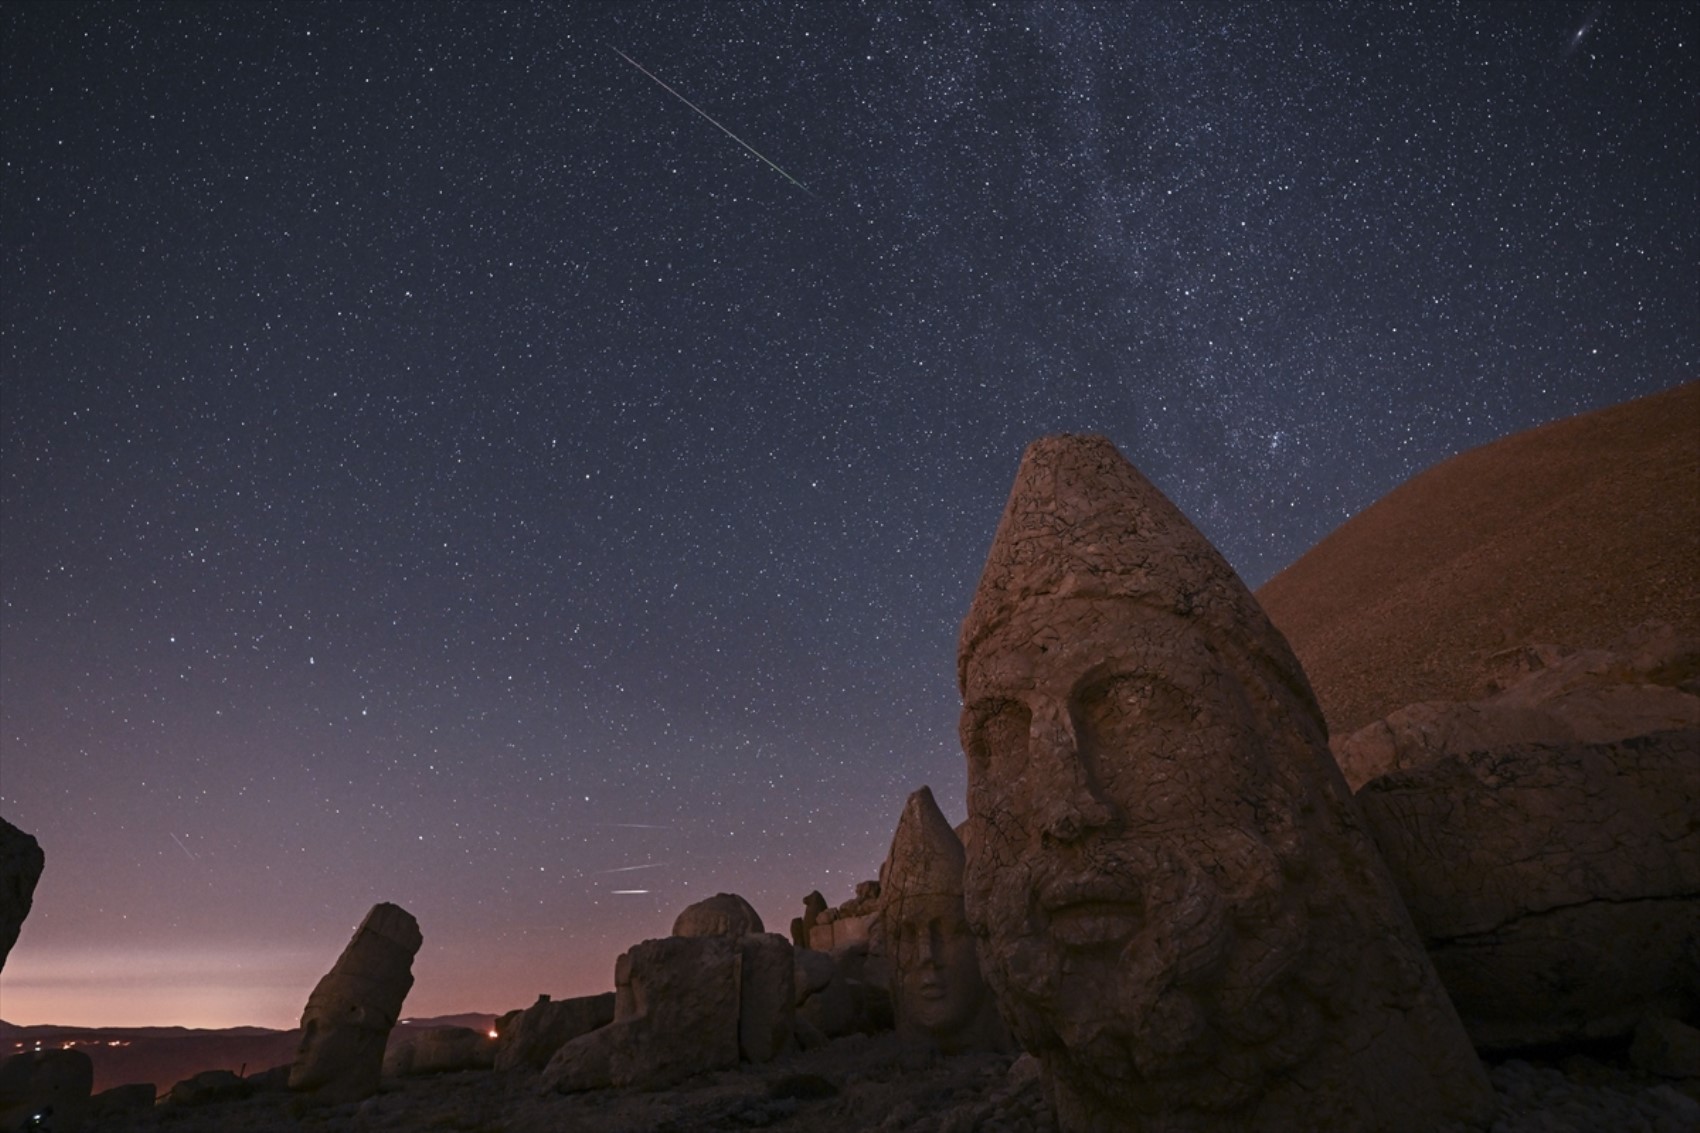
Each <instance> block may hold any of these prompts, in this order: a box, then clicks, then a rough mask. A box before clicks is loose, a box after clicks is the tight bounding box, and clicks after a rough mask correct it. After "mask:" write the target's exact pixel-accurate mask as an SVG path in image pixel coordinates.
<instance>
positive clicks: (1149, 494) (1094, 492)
mask: <svg viewBox="0 0 1700 1133" xmlns="http://www.w3.org/2000/svg"><path fill="white" fill-rule="evenodd" d="M1060 598H1125V599H1128V600H1129V601H1132V602H1137V603H1139V604H1140V605H1142V606H1148V607H1150V608H1152V609H1157V610H1164V611H1167V612H1169V613H1172V614H1174V615H1176V616H1177V617H1182V618H1187V619H1190V620H1192V621H1193V622H1194V624H1196V625H1197V626H1198V628H1199V630H1200V631H1201V632H1203V633H1205V634H1207V635H1209V636H1210V638H1211V640H1212V641H1214V642H1217V643H1220V644H1226V643H1229V642H1232V643H1236V644H1238V645H1239V646H1240V647H1241V648H1242V649H1243V650H1244V651H1245V652H1247V653H1249V654H1250V655H1251V656H1252V657H1253V659H1254V660H1256V661H1258V662H1260V663H1262V664H1263V665H1265V666H1266V667H1267V669H1268V671H1269V672H1270V673H1271V674H1272V675H1273V676H1274V677H1275V678H1276V679H1277V680H1278V681H1279V683H1280V684H1282V685H1285V686H1287V687H1288V688H1290V689H1292V690H1293V691H1294V692H1296V693H1298V694H1299V695H1300V699H1301V701H1302V702H1303V703H1304V704H1305V705H1306V707H1307V708H1308V710H1309V711H1310V712H1312V713H1314V714H1315V717H1316V720H1317V721H1318V723H1320V722H1321V719H1322V714H1321V712H1320V710H1318V709H1317V707H1316V700H1315V696H1314V695H1313V694H1312V693H1311V690H1310V683H1309V682H1308V681H1307V680H1305V677H1304V671H1303V670H1302V669H1301V668H1300V667H1299V663H1298V660H1297V659H1296V658H1295V657H1294V656H1293V652H1292V649H1291V648H1290V647H1289V646H1288V645H1287V641H1286V639H1285V638H1283V637H1282V636H1281V635H1280V633H1279V632H1277V631H1276V629H1275V627H1274V626H1273V625H1271V624H1270V622H1269V619H1268V617H1267V616H1266V615H1265V614H1264V613H1263V608H1262V607H1261V606H1259V605H1258V604H1257V600H1256V599H1255V598H1253V597H1252V595H1251V591H1249V590H1247V589H1246V586H1245V583H1243V582H1241V581H1240V578H1239V575H1237V574H1235V573H1234V569H1233V568H1232V567H1230V566H1229V565H1228V563H1227V560H1226V559H1224V558H1222V555H1221V553H1220V552H1218V551H1217V550H1216V548H1215V547H1213V546H1211V544H1210V541H1209V540H1208V539H1206V538H1205V537H1204V536H1203V534H1201V533H1200V532H1199V530H1198V529H1197V528H1196V527H1194V526H1193V525H1192V523H1191V522H1190V521H1189V520H1188V519H1187V518H1186V516H1184V515H1182V514H1181V512H1180V509H1179V508H1177V507H1175V505H1174V504H1173V503H1171V502H1170V500H1169V498H1168V497H1167V496H1165V495H1163V493H1162V492H1160V491H1158V490H1157V488H1156V486H1155V485H1153V484H1152V483H1151V481H1149V480H1147V479H1146V478H1145V477H1144V476H1142V475H1140V473H1139V470H1138V469H1136V468H1134V466H1133V465H1131V464H1129V463H1128V462H1127V460H1126V458H1124V457H1123V456H1122V454H1121V453H1119V452H1117V451H1116V446H1115V445H1113V444H1111V443H1110V441H1109V440H1108V439H1107V438H1105V437H1082V436H1067V435H1064V436H1053V437H1041V438H1040V439H1039V440H1036V441H1034V442H1033V443H1032V444H1030V445H1028V446H1027V451H1026V453H1024V454H1023V455H1022V458H1021V468H1020V469H1019V471H1017V472H1016V474H1015V486H1014V487H1013V488H1011V489H1010V493H1009V502H1008V503H1007V504H1006V505H1005V506H1004V511H1003V518H1002V519H1001V520H999V521H998V530H997V534H996V535H995V536H994V537H993V539H992V549H991V551H990V553H989V554H988V555H987V556H986V568H985V570H984V571H983V572H981V575H980V585H979V588H978V589H977V590H975V592H974V601H973V603H972V604H971V605H970V606H969V608H968V616H967V618H965V619H964V620H963V623H962V636H961V638H960V639H959V642H958V646H957V655H956V656H957V661H956V671H957V682H958V686H959V687H960V688H963V689H965V688H966V684H967V673H968V664H969V660H970V658H971V657H972V656H973V654H974V651H975V649H976V648H978V647H979V645H980V643H981V642H982V641H984V640H985V639H986V637H987V636H989V635H990V634H992V633H994V632H995V631H997V630H998V629H999V628H1000V627H1001V626H1003V625H1004V624H1005V623H1006V622H1008V621H1009V620H1010V619H1011V615H1012V614H1014V613H1015V612H1016V611H1018V610H1020V609H1021V608H1022V607H1023V606H1025V605H1027V604H1028V603H1031V602H1034V601H1036V600H1047V599H1060Z"/></svg>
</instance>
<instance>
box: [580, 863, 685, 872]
mask: <svg viewBox="0 0 1700 1133" xmlns="http://www.w3.org/2000/svg"><path fill="white" fill-rule="evenodd" d="M672 864H673V863H672V862H646V863H645V864H643V865H622V866H616V867H614V868H613V869H599V870H597V871H596V872H597V873H630V872H632V870H634V869H660V868H661V867H662V866H664V865H672Z"/></svg>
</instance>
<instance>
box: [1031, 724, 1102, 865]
mask: <svg viewBox="0 0 1700 1133" xmlns="http://www.w3.org/2000/svg"><path fill="white" fill-rule="evenodd" d="M1047 717H1048V718H1035V719H1034V721H1033V730H1032V735H1031V736H1030V738H1029V743H1030V746H1031V751H1032V756H1033V758H1034V759H1035V760H1037V761H1038V763H1039V765H1040V767H1041V769H1042V773H1043V774H1042V777H1041V780H1040V782H1039V783H1038V784H1037V786H1038V789H1039V790H1041V791H1043V792H1044V793H1045V796H1046V797H1045V800H1044V802H1043V804H1042V807H1041V810H1040V815H1041V819H1040V831H1039V832H1040V839H1041V841H1043V842H1045V843H1046V844H1052V843H1060V844H1062V845H1071V844H1073V843H1075V842H1078V841H1080V840H1081V839H1082V838H1084V837H1086V835H1088V834H1090V833H1091V832H1092V831H1094V830H1099V829H1102V828H1104V827H1106V826H1109V825H1110V824H1111V823H1112V822H1114V821H1115V811H1114V809H1113V808H1111V807H1110V806H1109V805H1108V804H1107V803H1105V802H1104V800H1103V799H1101V798H1099V797H1098V795H1097V792H1096V791H1095V790H1094V789H1093V786H1092V782H1091V777H1090V775H1089V774H1088V773H1087V768H1086V765H1085V764H1084V763H1083V762H1081V758H1080V744H1079V741H1078V740H1077V739H1076V738H1075V734H1074V727H1073V725H1072V723H1071V722H1070V721H1069V719H1068V717H1067V716H1066V714H1062V713H1050V714H1047Z"/></svg>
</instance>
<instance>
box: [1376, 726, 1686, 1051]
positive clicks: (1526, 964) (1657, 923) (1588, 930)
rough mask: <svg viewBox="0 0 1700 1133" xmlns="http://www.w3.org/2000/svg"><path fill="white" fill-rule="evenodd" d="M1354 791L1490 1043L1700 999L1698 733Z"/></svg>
mask: <svg viewBox="0 0 1700 1133" xmlns="http://www.w3.org/2000/svg"><path fill="white" fill-rule="evenodd" d="M1358 802H1359V805H1360V806H1361V807H1362V808H1363V813H1364V816H1365V819H1366V821H1367V822H1368V824H1369V829H1370V831H1371V833H1372V834H1373V835H1374V836H1375V839H1376V841H1377V842H1378V843H1379V844H1380V846H1381V851H1382V854H1383V856H1384V858H1385V859H1386V861H1387V863H1388V866H1389V867H1390V868H1391V870H1392V871H1393V876H1394V879H1395V881H1396V882H1397V884H1398V886H1399V889H1400V892H1401V893H1402V894H1404V897H1405V901H1406V904H1407V905H1408V907H1409V908H1410V911H1411V915H1412V917H1413V919H1414V920H1415V921H1416V924H1417V928H1418V929H1419V931H1420V932H1421V933H1422V934H1423V937H1424V939H1425V940H1426V941H1427V943H1428V947H1429V951H1430V954H1431V956H1432V957H1433V958H1434V963H1435V967H1436V968H1437V969H1438V970H1439V972H1440V976H1441V979H1442V981H1443V982H1444V983H1445V984H1446V987H1447V990H1448V991H1449V992H1450V993H1451V995H1452V1000H1453V1002H1454V1003H1455V1004H1456V1005H1457V1007H1458V1013H1459V1014H1460V1015H1461V1016H1462V1017H1463V1020H1464V1024H1465V1026H1466V1027H1467V1028H1468V1029H1469V1031H1470V1035H1471V1038H1472V1039H1473V1040H1474V1041H1475V1043H1476V1045H1477V1046H1478V1047H1484V1048H1507V1047H1518V1046H1525V1045H1529V1044H1535V1043H1549V1042H1561V1041H1567V1040H1572V1039H1585V1038H1601V1037H1606V1036H1613V1035H1628V1034H1630V1033H1631V1032H1632V1031H1633V1030H1634V1028H1635V1025H1636V1023H1637V1022H1638V1021H1639V1020H1640V1019H1641V1017H1642V1016H1643V1015H1646V1014H1648V1013H1666V1014H1671V1015H1679V1016H1680V1015H1682V1014H1685V1013H1688V1012H1692V1011H1695V1010H1697V1009H1700V967H1697V965H1700V823H1697V822H1696V820H1695V816H1696V815H1700V730H1684V731H1675V732H1661V733H1656V734H1654V735H1651V736H1642V737H1637V738H1635V739H1630V740H1624V741H1621V742H1619V743H1609V744H1518V745H1514V746H1511V747H1503V748H1500V749H1497V750H1494V751H1488V752H1475V753H1471V754H1468V755H1460V756H1453V757H1450V758H1446V759H1443V760H1440V761H1438V762H1434V763H1430V764H1427V765H1426V766H1423V767H1419V768H1416V769H1414V770H1410V771H1400V772H1395V773H1393V774H1390V775H1385V776H1382V777H1380V778H1378V779H1374V780H1372V781H1371V782H1370V783H1368V784H1367V785H1365V787H1364V789H1363V790H1362V791H1360V792H1358Z"/></svg>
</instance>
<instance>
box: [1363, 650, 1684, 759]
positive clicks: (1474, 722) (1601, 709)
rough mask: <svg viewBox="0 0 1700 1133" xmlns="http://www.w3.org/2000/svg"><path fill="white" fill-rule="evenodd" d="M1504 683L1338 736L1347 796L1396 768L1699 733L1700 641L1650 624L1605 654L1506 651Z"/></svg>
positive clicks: (1417, 707) (1406, 709)
mask: <svg viewBox="0 0 1700 1133" xmlns="http://www.w3.org/2000/svg"><path fill="white" fill-rule="evenodd" d="M1510 654H1511V655H1510V656H1508V657H1507V658H1505V659H1504V661H1503V664H1504V665H1505V666H1506V669H1507V672H1506V674H1505V675H1504V676H1503V677H1502V678H1501V680H1502V681H1503V687H1502V688H1501V689H1500V690H1499V691H1497V692H1495V693H1493V694H1492V695H1490V696H1487V697H1484V698H1482V699H1479V700H1473V701H1464V702H1452V701H1425V702H1423V703H1419V704H1412V705H1408V706H1407V707H1404V708H1401V709H1399V710H1398V711H1396V712H1393V713H1391V714H1390V715H1388V716H1386V717H1385V718H1383V719H1380V720H1377V721H1375V722H1373V723H1371V724H1367V725H1365V726H1364V727H1362V728H1359V729H1358V730H1357V731H1355V732H1353V733H1352V734H1350V735H1348V736H1345V737H1342V738H1339V739H1336V740H1335V741H1334V744H1333V751H1334V758H1335V761H1336V762H1338V763H1339V764H1340V769H1341V771H1342V772H1344V773H1345V776H1346V781H1347V783H1349V784H1350V785H1351V787H1352V789H1353V790H1357V789H1359V788H1361V787H1362V786H1363V785H1364V784H1365V783H1367V782H1368V781H1369V780H1371V779H1374V778H1376V777H1377V776H1379V775H1386V774H1389V773H1391V772H1394V771H1404V770H1410V769H1413V768H1417V767H1422V766H1425V765H1426V764H1429V763H1433V762H1435V761H1436V760H1439V759H1443V758H1446V757H1448V756H1452V755H1462V754H1465V753H1467V752H1472V751H1487V750H1490V749H1493V748H1502V747H1507V746H1509V745H1511V744H1519V743H1607V742H1610V741H1612V740H1621V739H1627V738H1629V737H1630V736H1640V735H1646V734H1647V733H1649V732H1659V731H1669V730H1672V729H1678V728H1700V695H1697V692H1700V688H1696V687H1695V681H1694V674H1695V672H1696V671H1700V641H1695V640H1693V639H1691V638H1684V637H1681V636H1679V635H1678V634H1677V633H1676V631H1675V630H1674V629H1672V628H1671V627H1670V626H1669V625H1665V624H1663V623H1658V622H1649V623H1647V624H1645V625H1643V626H1641V627H1639V628H1637V629H1636V630H1634V631H1633V632H1631V633H1629V634H1627V635H1625V636H1624V637H1623V638H1622V639H1621V640H1619V641H1618V642H1617V643H1615V644H1614V645H1613V646H1612V647H1611V648H1608V649H1587V650H1581V651H1578V652H1573V653H1567V652H1565V651H1564V650H1562V649H1560V648H1559V647H1557V646H1549V645H1537V646H1529V647H1525V648H1523V649H1518V650H1512V651H1510Z"/></svg>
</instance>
